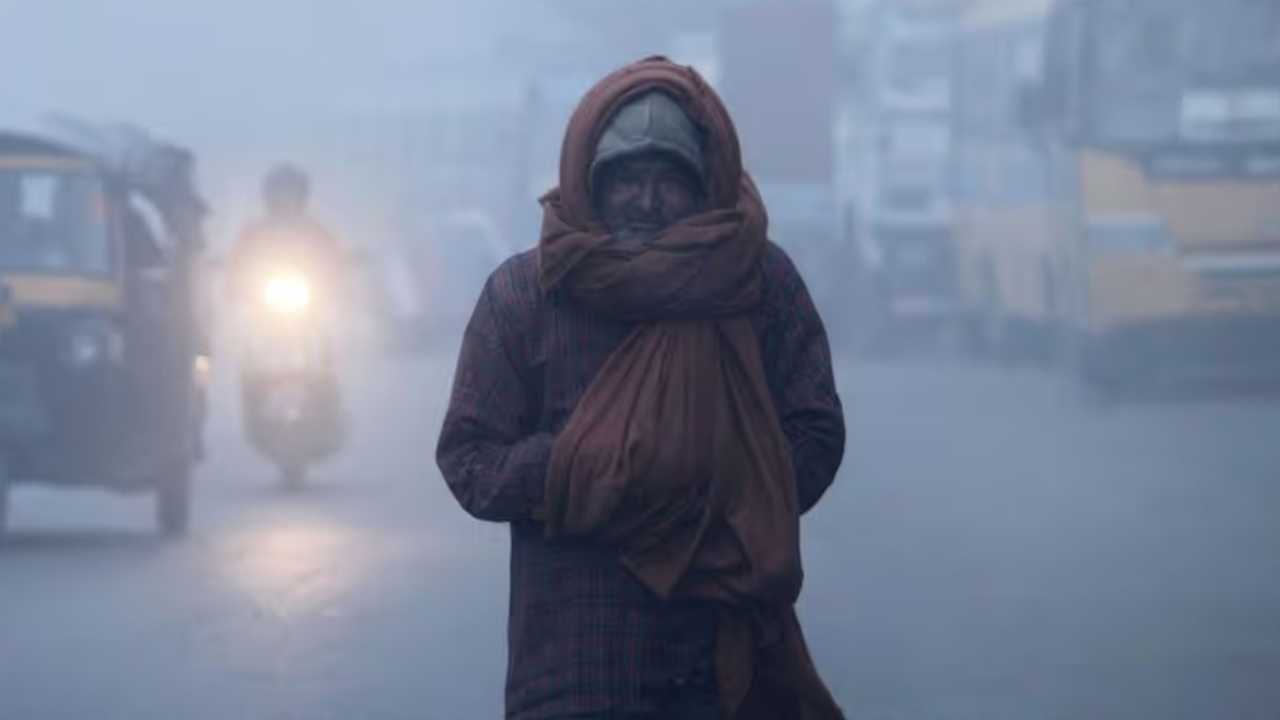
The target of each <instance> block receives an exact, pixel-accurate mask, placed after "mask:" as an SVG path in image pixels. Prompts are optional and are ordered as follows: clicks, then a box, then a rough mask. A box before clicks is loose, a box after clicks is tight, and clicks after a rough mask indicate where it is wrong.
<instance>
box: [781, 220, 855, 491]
mask: <svg viewBox="0 0 1280 720" xmlns="http://www.w3.org/2000/svg"><path fill="white" fill-rule="evenodd" d="M765 268H766V287H768V294H769V297H768V300H767V302H766V307H767V308H768V310H767V311H766V312H767V317H766V327H765V329H764V337H763V349H764V356H765V357H764V361H765V372H766V373H767V374H768V378H769V385H770V387H771V389H772V393H773V397H774V402H775V404H776V406H777V410H778V415H779V417H780V418H781V421H782V430H783V433H784V434H785V435H786V436H787V440H788V442H789V444H790V446H791V455H792V462H793V464H794V467H795V475H796V485H797V493H798V496H799V501H800V511H801V512H808V510H809V509H810V508H812V507H813V506H814V505H815V504H817V502H818V500H819V499H820V498H821V497H822V495H823V494H824V493H825V492H826V490H827V488H828V487H830V485H831V483H832V481H833V480H834V479H835V475H836V471H837V470H838V469H839V468H840V463H841V461H842V460H843V458H844V447H845V424H844V410H843V408H842V406H841V403H840V396H839V395H838V394H837V392H836V385H835V378H834V373H833V372H832V365H831V347H830V343H829V342H828V340H827V331H826V328H825V327H824V326H823V323H822V318H821V317H820V316H819V315H818V310H817V308H816V307H815V306H814V303H813V299H812V298H811V297H810V295H809V291H808V289H807V288H806V287H805V283H804V280H803V278H801V276H800V273H799V271H797V270H796V267H795V265H794V264H793V263H792V262H791V259H790V258H789V257H787V255H786V253H785V252H784V251H783V250H782V249H781V248H779V247H777V246H775V245H771V246H770V252H769V254H768V256H767V258H766V262H765Z"/></svg>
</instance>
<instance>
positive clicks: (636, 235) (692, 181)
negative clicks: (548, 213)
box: [596, 153, 704, 242]
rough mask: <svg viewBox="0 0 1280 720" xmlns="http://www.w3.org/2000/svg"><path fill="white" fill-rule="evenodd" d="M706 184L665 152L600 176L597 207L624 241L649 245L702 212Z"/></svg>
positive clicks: (624, 162)
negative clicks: (668, 229)
mask: <svg viewBox="0 0 1280 720" xmlns="http://www.w3.org/2000/svg"><path fill="white" fill-rule="evenodd" d="M703 203H704V201H703V191H702V186H701V184H700V183H699V182H698V179H697V176H696V175H694V173H693V172H692V171H690V170H689V168H687V167H685V165H684V164H683V163H681V162H679V161H678V160H675V159H674V158H671V157H669V156H667V155H664V154H662V153H642V154H639V155H634V156H631V157H625V158H622V159H620V160H617V161H615V162H613V163H610V164H609V165H608V166H606V167H605V168H604V169H603V171H602V172H601V175H600V187H599V188H598V189H597V194H596V204H597V207H598V210H599V213H600V219H601V220H602V221H603V222H604V224H605V227H607V228H609V231H610V232H612V233H613V234H614V236H615V237H617V238H618V239H619V240H623V241H627V242H644V241H647V240H649V239H652V238H653V237H654V236H655V235H657V234H658V233H659V232H661V231H662V230H664V229H666V228H667V227H669V226H671V225H673V224H675V223H677V222H680V221H681V220H684V219H685V218H687V217H690V216H691V215H694V214H696V213H698V212H699V211H701V210H702V207H703Z"/></svg>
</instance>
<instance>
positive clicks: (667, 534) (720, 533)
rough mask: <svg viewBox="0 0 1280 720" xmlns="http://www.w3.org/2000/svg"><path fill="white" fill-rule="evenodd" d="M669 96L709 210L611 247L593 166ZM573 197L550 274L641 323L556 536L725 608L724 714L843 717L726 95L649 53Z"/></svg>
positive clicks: (757, 206) (549, 242) (586, 435)
mask: <svg viewBox="0 0 1280 720" xmlns="http://www.w3.org/2000/svg"><path fill="white" fill-rule="evenodd" d="M652 90H662V91H664V92H666V93H668V94H669V95H671V97H673V98H674V99H675V100H676V101H677V102H678V103H679V104H680V105H681V107H683V108H684V109H685V112H686V113H687V114H688V115H689V117H690V119H691V120H692V121H693V123H694V124H695V125H696V126H697V127H698V128H699V129H700V130H701V131H702V132H703V133H704V134H705V137H704V140H705V142H704V147H705V160H706V184H707V187H706V191H707V199H708V203H707V206H708V209H707V210H706V211H705V212H702V213H700V214H698V215H695V216H694V217H691V218H688V219H686V220H683V221H681V222H679V223H676V224H674V225H672V226H671V227H668V228H666V229H665V230H663V231H662V232H661V233H659V234H658V235H657V236H656V237H655V238H653V239H652V240H650V241H649V242H647V243H646V244H644V245H643V246H640V247H633V246H621V245H619V244H615V243H613V242H612V240H613V238H612V237H611V236H610V234H609V232H608V230H607V229H606V228H605V227H604V226H603V225H602V224H601V222H600V220H599V219H598V218H597V217H596V214H595V211H594V208H593V204H592V201H591V197H590V191H589V187H588V184H589V168H590V166H591V163H592V160H593V154H594V152H595V148H596V144H597V142H598V140H599V138H600V135H601V133H602V132H603V131H604V129H605V127H606V126H607V125H608V122H609V120H610V119H611V118H612V117H613V114H614V113H616V112H617V111H618V110H619V109H620V108H621V107H623V106H624V105H626V104H627V103H628V102H629V101H630V100H632V99H634V98H636V97H639V96H640V95H643V94H645V93H647V92H649V91H652ZM560 182H561V184H560V187H559V188H557V189H556V190H553V191H552V192H550V193H548V194H547V196H546V197H544V198H543V200H542V203H543V208H544V217H543V228H542V237H541V241H540V245H539V255H538V258H539V273H540V280H541V283H542V285H543V287H544V288H546V289H553V288H558V289H561V290H563V291H564V292H566V293H567V294H568V295H569V296H570V297H572V298H573V299H574V300H575V301H577V302H580V303H582V304H584V305H585V306H587V307H588V308H590V309H591V310H592V311H593V312H597V313H600V314H603V315H608V316H610V317H615V318H618V319H620V320H626V321H629V322H633V323H635V324H636V329H635V330H634V331H633V332H632V334H631V335H630V336H629V337H628V338H627V339H626V340H625V341H623V343H622V344H621V345H620V346H619V347H618V349H617V350H616V351H615V352H614V353H613V354H612V355H611V356H610V358H609V359H608V361H607V362H606V363H605V365H604V367H603V368H602V369H601V370H600V372H599V374H598V375H597V376H596V377H595V379H594V380H593V382H592V384H591V386H590V387H589V388H588V389H587V391H586V393H585V394H584V395H583V397H582V399H581V401H580V402H579V404H578V406H577V408H576V409H575V410H574V413H573V415H572V416H571V417H570V419H569V421H568V424H567V425H566V427H565V428H564V429H563V431H562V432H561V434H560V435H559V436H558V437H557V439H556V442H555V446H554V448H553V452H552V459H551V465H550V469H549V471H548V476H547V487H546V495H545V501H544V513H545V522H546V528H547V532H548V534H549V535H550V536H551V537H557V536H572V537H587V538H593V539H595V540H598V541H599V542H603V543H608V544H610V545H612V546H616V547H617V548H618V551H619V554H620V557H621V560H622V562H623V564H624V565H625V567H627V568H628V569H629V570H630V571H631V572H632V573H633V574H634V575H635V576H636V577H637V578H639V579H640V581H641V582H643V583H644V584H645V585H646V586H647V587H649V588H650V589H651V590H652V591H653V592H654V593H655V594H656V595H657V596H659V597H662V598H668V597H671V596H672V595H675V594H680V595H689V596H695V597H701V598H705V599H709V600H714V601H717V602H718V603H719V604H720V606H721V607H722V608H723V611H722V613H721V616H722V618H721V622H720V625H719V628H718V633H717V646H716V672H717V679H718V685H719V688H720V692H721V698H722V705H723V707H724V714H725V716H726V717H733V718H755V717H760V718H765V717H768V718H784V717H785V718H796V719H798V720H804V719H807V718H821V719H826V718H839V717H841V715H840V711H839V709H838V707H837V706H836V704H835V702H834V700H832V698H831V696H830V693H828V692H827V690H826V688H825V686H824V685H823V683H822V681H821V679H820V678H819V677H818V674H817V672H816V670H815V669H814V667H813V663H812V660H811V659H810V657H809V653H808V650H807V649H806V647H805V644H804V640H803V637H802V635H801V633H800V627H799V624H798V622H797V620H796V616H795V611H794V603H795V601H796V598H797V597H798V595H799V592H800V586H801V581H802V577H803V572H802V570H801V565H800V539H799V509H798V502H797V499H796V489H795V478H794V477H793V471H792V464H791V456H790V450H789V447H788V445H787V441H786V437H785V436H784V435H783V432H782V428H781V425H780V421H779V419H778V416H777V411H776V409H775V408H774V405H773V401H772V398H771V396H770V394H769V387H768V384H767V382H766V378H765V373H764V368H763V364H762V361H761V357H760V348H759V340H758V339H757V337H756V335H755V332H754V330H753V328H752V325H751V323H750V321H749V319H748V313H750V311H752V310H753V309H755V308H756V307H758V305H759V304H760V302H761V300H762V296H763V287H762V275H761V258H762V256H763V253H764V252H765V249H766V245H767V239H766V231H767V224H768V221H767V218H766V215H765V211H764V206H763V203H762V202H761V199H760V195H759V193H758V192H757V190H756V188H755V186H754V185H753V184H752V182H751V179H750V178H749V177H748V176H747V175H746V173H745V172H744V171H743V169H742V160H741V154H740V150H739V146H738V138H737V133H736V130H735V129H734V126H733V123H732V121H731V120H730V118H729V115H728V112H727V111H726V109H725V107H724V105H723V103H722V102H721V101H720V99H719V98H718V97H717V96H716V94H715V92H714V91H713V90H711V88H710V87H709V86H707V84H706V83H705V82H704V81H703V80H702V78H701V77H699V76H698V74H697V73H696V72H694V71H693V70H692V69H690V68H686V67H681V66H677V65H675V64H673V63H671V62H669V61H667V60H666V59H664V58H658V57H655V58H648V59H646V60H643V61H640V62H638V63H634V64H632V65H628V66H626V67H624V68H622V69H621V70H618V71H616V72H614V73H613V74H611V75H609V76H608V77H606V78H605V79H604V80H602V81H601V82H600V83H599V84H598V85H596V86H595V88H593V89H592V90H591V91H590V92H589V93H588V94H587V95H586V97H585V98H583V100H582V102H581V104H580V105H579V106H578V108H577V110H576V111H575V113H574V115H573V117H572V119H571V120H570V122H569V127H568V130H567V132H566V135H565V140H564V146H563V149H562V151H561V158H560Z"/></svg>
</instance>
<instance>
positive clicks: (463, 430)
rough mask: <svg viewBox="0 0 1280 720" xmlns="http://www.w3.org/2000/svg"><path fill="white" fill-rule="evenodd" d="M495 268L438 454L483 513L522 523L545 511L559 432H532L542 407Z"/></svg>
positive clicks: (461, 498)
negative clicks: (534, 397)
mask: <svg viewBox="0 0 1280 720" xmlns="http://www.w3.org/2000/svg"><path fill="white" fill-rule="evenodd" d="M500 273H501V270H500V271H499V273H495V274H494V276H493V277H491V278H490V279H489V281H488V282H487V283H486V284H485V288H484V291H483V293H482V294H481V296H480V299H479V301H478V302H477V303H476V308H475V311H474V312H473V314H472V317H471V320H470V322H469V323H468V325H467V329H466V331H465V333H464V335H463V340H462V350H461V354H460V356H459V358H458V366H457V371H456V373H455V375H454V383H453V391H452V395H451V397H450V400H449V409H448V411H447V413H446V415H445V420H444V426H443V428H442V430H441V433H440V440H439V443H438V445H437V448H436V461H437V463H438V465H439V466H440V470H441V472H442V473H443V474H444V479H445V482H446V483H447V484H448V486H449V489H450V491H452V492H453V495H454V497H456V498H457V500H458V502H459V503H460V504H461V505H462V507H463V509H465V510H466V511H467V512H468V513H470V514H471V515H473V516H475V517H477V518H479V519H481V520H492V521H495V522H516V521H523V520H530V519H534V518H535V517H536V516H537V515H538V514H539V506H540V504H541V501H542V495H543V488H544V484H545V477H546V471H547V465H548V463H549V462H550V459H551V445H552V440H553V438H552V436H551V435H550V434H548V433H537V432H532V428H533V426H534V422H535V419H534V417H533V413H534V412H535V411H536V410H535V408H533V407H532V405H533V403H532V402H531V401H530V393H529V392H528V390H527V388H526V386H525V384H524V382H523V381H522V367H521V366H522V365H523V361H522V360H521V358H520V356H519V354H518V353H517V354H513V353H512V349H513V348H518V347H519V346H520V344H519V343H518V342H512V339H511V338H508V337H505V335H507V334H508V332H507V328H508V327H510V323H508V322H503V318H501V317H500V316H501V315H503V314H504V313H509V312H510V311H511V309H512V308H511V298H510V297H508V296H509V295H510V293H509V292H504V290H505V289H506V288H505V286H504V285H503V283H502V282H501V280H500Z"/></svg>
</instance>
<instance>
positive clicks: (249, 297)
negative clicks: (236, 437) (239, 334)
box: [227, 165, 349, 488]
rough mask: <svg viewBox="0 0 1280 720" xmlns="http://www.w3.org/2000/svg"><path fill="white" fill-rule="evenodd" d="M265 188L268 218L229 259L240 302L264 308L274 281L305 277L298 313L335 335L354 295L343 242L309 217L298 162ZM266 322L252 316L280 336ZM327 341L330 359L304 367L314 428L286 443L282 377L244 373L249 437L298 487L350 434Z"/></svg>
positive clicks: (253, 367) (279, 170)
mask: <svg viewBox="0 0 1280 720" xmlns="http://www.w3.org/2000/svg"><path fill="white" fill-rule="evenodd" d="M262 190H263V192H262V195H263V201H264V205H265V206H266V215H265V216H264V217H263V218H262V219H260V220H258V221H256V222H254V223H252V224H250V225H249V226H248V227H247V228H246V229H245V231H244V233H243V234H242V235H241V236H240V239H239V241H238V242H237V244H236V246H235V247H234V248H233V250H232V253H231V256H230V258H229V264H228V268H227V269H228V273H229V278H228V280H229V283H228V290H229V291H230V292H231V293H232V300H233V302H234V303H236V304H238V305H241V306H242V307H245V308H255V307H259V302H260V301H262V300H263V299H264V296H263V295H260V293H262V292H263V291H264V288H265V287H266V285H267V284H268V282H269V281H270V280H269V279H270V278H272V277H273V276H274V277H277V278H278V277H280V276H281V275H285V276H289V277H291V278H294V279H301V281H302V283H303V285H302V288H301V290H300V292H301V297H298V296H293V298H292V300H296V301H297V302H299V303H300V305H298V306H295V308H294V309H295V310H299V311H301V312H304V313H305V316H304V326H307V325H309V326H310V327H311V328H312V329H313V330H314V332H315V334H317V335H319V336H322V337H323V336H327V335H328V328H329V326H330V325H331V321H332V320H333V319H334V317H333V316H334V315H335V313H337V312H339V311H340V310H342V305H343V301H342V298H344V297H345V296H346V295H347V293H346V292H345V285H346V278H345V275H346V273H345V268H346V266H347V264H348V260H349V256H348V254H347V252H346V251H345V250H344V249H343V247H342V246H341V245H340V244H339V243H338V240H337V239H336V238H335V237H334V236H333V235H332V234H331V233H329V232H328V231H327V230H326V229H325V228H324V227H323V226H322V225H320V223H318V222H316V221H315V220H314V219H312V218H311V217H310V216H309V215H308V213H307V202H308V199H309V195H310V182H309V180H308V178H307V176H306V174H305V173H303V172H302V171H301V170H299V169H298V168H296V167H294V166H292V165H280V166H278V167H276V168H275V169H273V170H272V171H271V172H269V173H268V174H267V176H266V179H265V181H264V182H263V188H262ZM317 290H318V291H319V292H316V291H317ZM297 291H299V289H298V286H296V285H295V286H293V290H292V291H291V292H297ZM267 292H269V291H267ZM259 318H260V316H258V315H256V314H254V315H251V316H250V317H249V320H250V326H251V327H256V328H257V330H251V332H253V333H255V334H256V333H257V331H258V330H265V332H266V333H267V336H268V337H269V336H271V335H272V334H274V333H275V332H276V331H278V329H279V326H276V325H275V324H274V323H272V322H266V323H265V324H259V323H258V320H259ZM288 344H289V343H288V342H286V343H285V345H288ZM322 344H323V346H324V349H323V350H322V357H321V358H320V359H318V360H317V361H316V362H315V364H307V365H305V366H304V367H305V368H306V369H305V370H304V372H305V373H306V379H305V381H304V382H305V387H306V388H308V389H307V394H308V397H309V399H308V400H306V401H305V402H304V406H305V407H307V408H310V410H308V411H306V412H305V413H304V415H305V417H306V418H307V420H306V421H305V426H306V428H307V429H306V430H299V431H298V432H300V433H302V434H301V436H297V435H290V437H289V438H288V439H284V438H282V436H280V435H279V434H278V432H277V430H278V426H277V425H275V424H274V421H272V420H269V419H268V415H271V413H270V412H269V411H268V410H267V406H268V405H269V404H270V403H271V401H270V400H269V398H270V397H271V396H272V392H273V389H278V388H279V387H280V385H279V382H280V376H279V375H278V374H277V373H276V372H275V371H273V370H271V369H266V368H264V367H262V366H260V365H259V364H258V363H257V362H256V361H250V362H248V363H247V364H246V365H245V367H244V368H243V370H242V374H241V392H242V403H243V408H244V413H245V414H244V419H245V432H246V437H247V439H248V440H249V441H250V443H251V444H252V445H254V446H255V447H257V448H258V449H259V450H260V451H262V452H264V453H265V454H266V455H267V456H268V457H270V458H271V459H272V460H274V461H275V462H276V463H277V464H278V465H279V466H280V468H281V470H282V471H283V479H284V481H285V484H286V486H287V487H290V488H297V487H298V486H299V485H300V484H301V483H302V478H303V475H304V473H305V468H306V466H307V464H309V463H311V462H315V461H318V460H321V459H323V458H325V457H328V456H329V455H331V454H332V453H334V452H336V451H337V450H338V448H339V446H340V445H341V443H342V437H343V435H344V431H343V427H344V419H343V418H344V412H343V409H342V400H341V395H340V391H339V387H338V386H339V383H338V379H337V376H336V374H335V372H334V369H333V367H332V365H331V362H330V353H329V347H328V341H327V339H326V340H325V341H324V342H323V343H322ZM282 347H283V346H282ZM252 355H253V353H251V356H252ZM273 428H274V429H273Z"/></svg>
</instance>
